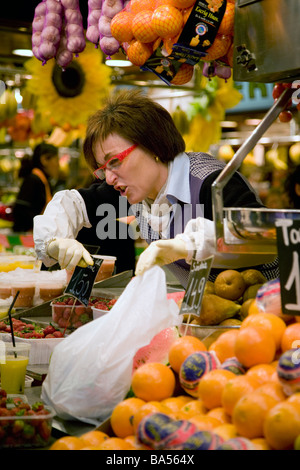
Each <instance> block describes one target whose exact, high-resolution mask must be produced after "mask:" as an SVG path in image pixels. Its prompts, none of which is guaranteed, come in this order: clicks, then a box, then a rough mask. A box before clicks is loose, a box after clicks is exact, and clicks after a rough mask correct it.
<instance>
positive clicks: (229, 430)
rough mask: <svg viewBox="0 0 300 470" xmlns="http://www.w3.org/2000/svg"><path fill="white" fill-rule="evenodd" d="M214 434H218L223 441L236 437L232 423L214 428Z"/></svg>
mask: <svg viewBox="0 0 300 470" xmlns="http://www.w3.org/2000/svg"><path fill="white" fill-rule="evenodd" d="M214 433H215V434H218V436H220V437H223V439H224V441H227V440H228V439H234V438H235V437H237V431H236V427H235V425H234V424H232V423H224V424H220V426H217V427H216V428H214Z"/></svg>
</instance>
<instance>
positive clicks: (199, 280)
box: [179, 256, 213, 317]
mask: <svg viewBox="0 0 300 470" xmlns="http://www.w3.org/2000/svg"><path fill="white" fill-rule="evenodd" d="M212 262H213V256H211V257H209V258H206V259H204V260H202V261H196V260H195V259H193V260H192V264H191V270H190V274H189V280H188V285H187V288H186V291H185V295H184V297H183V301H182V304H181V308H180V312H179V314H180V315H189V314H192V315H196V316H198V317H199V316H200V311H201V303H202V297H203V293H204V288H205V284H206V281H207V278H208V276H209V273H210V269H211V265H212Z"/></svg>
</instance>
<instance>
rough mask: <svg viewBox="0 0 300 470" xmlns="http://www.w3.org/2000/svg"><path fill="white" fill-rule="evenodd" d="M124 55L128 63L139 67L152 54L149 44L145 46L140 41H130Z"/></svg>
mask: <svg viewBox="0 0 300 470" xmlns="http://www.w3.org/2000/svg"><path fill="white" fill-rule="evenodd" d="M126 54H127V57H128V59H129V60H130V62H132V63H133V64H134V65H136V66H138V67H140V66H142V65H144V63H145V62H146V61H147V60H148V59H149V57H150V56H151V54H152V47H151V45H150V44H145V43H143V42H141V41H137V40H135V39H133V40H132V41H130V43H129V46H128V48H127V49H126Z"/></svg>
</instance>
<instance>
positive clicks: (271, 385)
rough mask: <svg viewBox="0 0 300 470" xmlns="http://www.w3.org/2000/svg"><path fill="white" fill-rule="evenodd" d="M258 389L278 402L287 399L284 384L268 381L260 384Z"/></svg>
mask: <svg viewBox="0 0 300 470" xmlns="http://www.w3.org/2000/svg"><path fill="white" fill-rule="evenodd" d="M256 391H257V392H259V393H265V394H267V395H268V396H270V397H272V398H274V400H276V401H278V402H280V401H283V400H285V399H286V395H285V393H284V391H283V388H282V386H281V385H280V384H279V383H276V382H268V383H265V384H263V385H260V386H259V387H257V389H256Z"/></svg>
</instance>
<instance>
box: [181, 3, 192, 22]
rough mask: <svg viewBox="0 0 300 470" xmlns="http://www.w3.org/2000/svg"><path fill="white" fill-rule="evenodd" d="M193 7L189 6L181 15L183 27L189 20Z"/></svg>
mask: <svg viewBox="0 0 300 470" xmlns="http://www.w3.org/2000/svg"><path fill="white" fill-rule="evenodd" d="M193 7H194V6H191V7H190V8H186V9H185V10H183V12H182V15H183V25H185V23H186V22H187V20H188V19H189V16H190V14H191V12H192V9H193Z"/></svg>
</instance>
